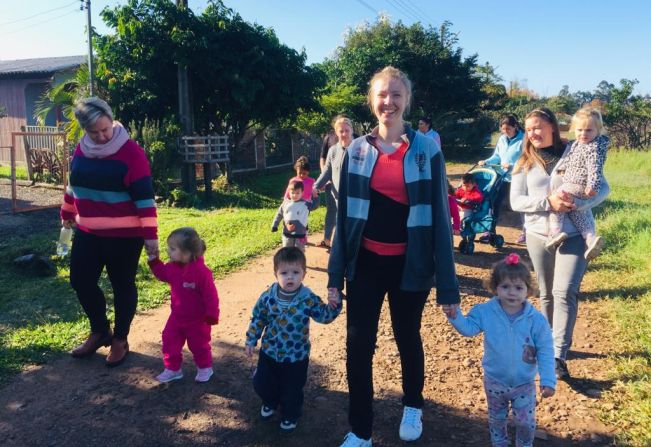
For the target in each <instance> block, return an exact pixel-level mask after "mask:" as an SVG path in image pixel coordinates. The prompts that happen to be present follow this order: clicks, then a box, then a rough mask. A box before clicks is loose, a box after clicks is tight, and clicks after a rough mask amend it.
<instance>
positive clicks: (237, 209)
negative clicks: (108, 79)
mask: <svg viewBox="0 0 651 447" xmlns="http://www.w3.org/2000/svg"><path fill="white" fill-rule="evenodd" d="M291 175H292V173H291V172H287V171H286V172H281V173H275V174H269V175H257V176H251V177H248V178H246V179H243V180H242V181H241V182H238V183H237V184H236V185H234V186H229V187H223V188H219V190H216V191H215V200H214V201H213V202H212V203H211V204H209V205H208V206H206V209H202V210H198V209H193V208H168V207H162V208H159V210H158V213H159V224H160V227H159V237H160V240H161V252H162V253H165V239H166V236H167V235H168V234H169V233H170V232H171V231H172V230H173V229H175V228H177V227H181V226H193V227H195V228H196V229H197V231H198V232H199V234H200V235H201V236H202V237H203V238H204V239H205V241H206V245H207V252H206V255H205V258H206V263H207V264H208V265H209V266H210V268H211V269H212V270H213V272H214V273H215V276H216V277H217V278H220V277H223V276H224V275H226V274H228V273H230V272H233V271H234V270H236V269H238V268H240V267H242V266H244V265H245V264H246V262H247V261H248V260H249V259H251V258H252V257H255V256H258V255H260V254H263V253H265V252H268V251H269V250H271V249H273V248H275V247H277V246H279V245H280V234H279V233H272V232H271V222H272V220H273V218H274V216H275V213H276V210H277V208H278V206H279V205H280V202H281V197H282V195H283V193H284V191H285V186H286V184H287V180H288V179H289V177H290V176H291ZM324 215H325V207H323V206H322V207H320V208H318V209H317V210H315V211H314V212H313V213H311V215H310V230H311V231H312V232H316V231H319V230H321V229H322V228H323V219H324ZM58 232H59V223H58V222H56V221H54V222H52V226H51V227H50V228H48V229H47V230H46V231H44V232H43V233H41V234H30V235H28V236H25V237H15V238H12V239H11V240H5V241H0V243H1V244H2V250H0V382H2V381H4V380H6V378H7V377H9V376H10V375H12V374H15V373H16V372H18V371H20V370H22V369H23V368H24V367H25V366H26V365H30V364H39V363H42V362H45V361H47V360H49V359H50V358H52V356H55V355H58V354H61V353H62V352H66V351H68V350H69V349H70V348H71V347H72V346H74V345H75V344H76V343H78V342H80V341H81V340H82V339H83V338H84V337H85V336H86V334H87V331H88V324H87V320H86V317H85V315H84V314H83V311H82V310H81V307H80V306H79V303H78V301H77V298H76V296H75V294H74V292H73V290H72V289H71V288H70V285H69V282H68V281H69V269H68V260H67V259H65V260H55V263H56V266H57V275H56V276H54V277H47V278H33V277H27V276H24V275H22V274H21V273H20V272H19V271H17V270H16V269H15V267H14V266H13V264H12V261H13V259H15V258H16V257H18V256H21V255H23V254H27V253H36V254H41V255H45V256H51V255H53V254H54V250H55V241H56V238H57V237H58ZM165 258H166V255H163V259H165ZM272 275H273V273H272V272H269V280H270V281H271V279H272ZM136 281H137V286H138V290H139V303H138V309H139V310H146V309H151V308H155V307H158V306H160V305H161V304H163V303H165V300H166V299H167V298H168V296H169V289H168V287H167V285H166V284H163V283H161V282H159V281H157V280H156V279H155V278H154V277H153V275H151V273H150V271H149V268H148V267H147V264H146V258H145V256H144V255H143V257H142V258H141V261H140V269H139V271H138V275H137V278H136ZM100 285H101V287H102V289H103V290H104V291H105V293H106V297H107V300H108V301H109V309H112V299H113V296H112V294H111V287H110V284H109V282H108V278H107V277H106V276H105V275H104V276H102V278H101V279H100Z"/></svg>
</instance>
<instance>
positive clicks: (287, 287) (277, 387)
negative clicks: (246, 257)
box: [246, 247, 342, 432]
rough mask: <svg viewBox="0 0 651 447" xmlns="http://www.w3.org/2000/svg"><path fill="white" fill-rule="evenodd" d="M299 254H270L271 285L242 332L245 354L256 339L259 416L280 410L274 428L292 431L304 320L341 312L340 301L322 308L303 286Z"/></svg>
mask: <svg viewBox="0 0 651 447" xmlns="http://www.w3.org/2000/svg"><path fill="white" fill-rule="evenodd" d="M305 270H306V261H305V254H304V253H303V252H302V251H301V250H300V249H298V248H296V247H283V248H281V249H280V250H278V252H277V253H276V254H275V255H274V274H275V275H276V279H277V282H275V283H274V284H272V285H271V287H269V288H268V289H267V290H265V291H264V292H263V293H262V295H260V298H258V301H257V302H256V304H255V306H254V308H253V316H252V317H251V324H250V325H249V329H248V331H247V332H246V353H247V355H248V356H249V357H252V356H253V352H254V350H255V346H256V344H257V342H258V339H259V338H260V337H262V341H261V345H260V354H259V356H258V367H257V369H256V372H255V374H254V376H253V388H254V389H255V392H256V393H257V394H258V395H259V396H260V398H262V408H261V409H260V416H261V418H262V419H263V420H268V419H271V417H272V416H273V415H274V413H275V412H276V410H280V415H281V422H280V428H281V430H283V431H284V432H291V431H293V430H294V429H295V428H296V425H297V422H298V418H299V417H300V416H301V409H302V407H303V387H304V386H305V382H306V380H307V366H308V363H309V358H310V318H311V319H313V320H314V321H316V322H319V323H324V324H327V323H330V322H331V321H332V320H334V319H335V318H336V317H337V315H339V312H341V307H342V305H341V297H340V296H339V294H338V293H336V294H335V293H329V294H328V304H325V303H323V301H322V300H321V298H319V297H318V296H317V295H315V294H314V293H312V291H311V290H310V289H309V288H307V287H305V286H304V285H303V278H305Z"/></svg>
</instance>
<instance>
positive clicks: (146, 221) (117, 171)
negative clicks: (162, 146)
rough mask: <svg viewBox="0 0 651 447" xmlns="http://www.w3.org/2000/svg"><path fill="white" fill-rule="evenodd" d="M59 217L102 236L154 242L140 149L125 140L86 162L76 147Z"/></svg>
mask: <svg viewBox="0 0 651 447" xmlns="http://www.w3.org/2000/svg"><path fill="white" fill-rule="evenodd" d="M61 218H62V219H64V220H75V221H76V222H77V227H78V228H79V229H80V230H82V231H85V232H87V233H91V234H95V235H97V236H103V237H143V238H145V239H157V238H158V236H157V227H158V224H157V220H156V204H155V202H154V189H153V187H152V181H151V172H150V169H149V161H148V160H147V156H146V155H145V151H144V150H143V149H142V148H141V147H140V146H138V144H137V143H136V142H135V141H133V140H128V141H127V142H126V143H125V144H124V146H122V147H121V148H120V150H118V151H117V152H116V153H115V154H113V155H111V156H108V157H106V158H87V157H85V156H84V153H83V152H82V151H81V148H80V147H79V146H77V149H76V150H75V153H74V155H73V157H72V162H71V163H70V182H69V185H68V187H67V189H66V193H65V195H64V197H63V205H62V206H61Z"/></svg>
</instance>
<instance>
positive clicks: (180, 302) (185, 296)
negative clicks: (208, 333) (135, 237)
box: [149, 257, 219, 324]
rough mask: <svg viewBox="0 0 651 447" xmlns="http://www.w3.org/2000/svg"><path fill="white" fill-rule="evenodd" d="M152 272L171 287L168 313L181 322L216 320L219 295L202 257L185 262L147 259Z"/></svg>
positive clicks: (217, 319) (214, 322)
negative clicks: (164, 261)
mask: <svg viewBox="0 0 651 447" xmlns="http://www.w3.org/2000/svg"><path fill="white" fill-rule="evenodd" d="M149 267H150V268H151V271H152V273H153V274H154V276H156V278H158V279H159V280H161V281H163V282H166V283H169V285H170V287H171V289H172V302H171V305H172V316H173V317H175V318H179V319H182V320H185V321H188V320H201V321H207V322H209V323H211V324H216V323H217V322H218V321H219V295H218V294H217V287H215V281H214V279H213V276H212V272H211V271H210V269H209V268H208V266H206V264H205V263H204V260H203V257H199V258H197V259H196V260H194V261H192V262H190V263H188V264H181V263H178V262H168V263H167V264H165V263H163V262H162V261H161V260H160V259H153V260H151V261H149Z"/></svg>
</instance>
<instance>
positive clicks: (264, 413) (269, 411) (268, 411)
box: [260, 404, 276, 421]
mask: <svg viewBox="0 0 651 447" xmlns="http://www.w3.org/2000/svg"><path fill="white" fill-rule="evenodd" d="M275 412H276V410H274V409H273V408H271V407H268V406H266V405H264V404H262V407H261V408H260V419H262V420H263V421H268V420H269V419H271V417H272V416H273V415H274V413H275Z"/></svg>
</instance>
